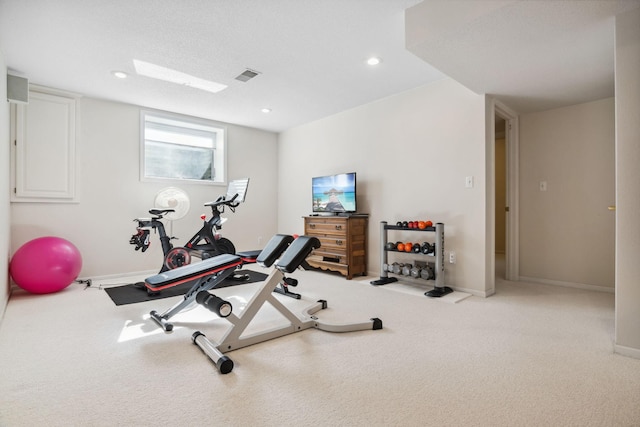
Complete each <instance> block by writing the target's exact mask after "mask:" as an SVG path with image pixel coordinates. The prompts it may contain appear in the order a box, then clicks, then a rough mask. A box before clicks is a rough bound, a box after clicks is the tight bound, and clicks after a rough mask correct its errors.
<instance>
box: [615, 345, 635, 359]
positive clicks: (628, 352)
mask: <svg viewBox="0 0 640 427" xmlns="http://www.w3.org/2000/svg"><path fill="white" fill-rule="evenodd" d="M613 351H614V352H615V353H618V354H621V355H622V356H627V357H633V358H634V359H640V349H639V348H631V347H625V346H623V345H618V344H614V346H613Z"/></svg>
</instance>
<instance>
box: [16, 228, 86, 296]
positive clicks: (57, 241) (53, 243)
mask: <svg viewBox="0 0 640 427" xmlns="http://www.w3.org/2000/svg"><path fill="white" fill-rule="evenodd" d="M81 269H82V256H81V255H80V251H78V248H76V247H75V246H74V245H73V243H71V242H69V241H68V240H65V239H62V238H60V237H40V238H37V239H34V240H31V241H29V242H27V243H25V244H24V245H22V246H21V247H20V248H19V249H18V250H17V251H16V253H15V254H14V255H13V258H11V262H10V264H9V273H10V274H11V277H12V278H13V281H14V282H16V285H18V286H20V287H21V288H22V289H24V290H25V291H28V292H31V293H34V294H49V293H53V292H58V291H61V290H62V289H64V288H66V287H67V286H69V285H70V284H71V283H73V281H74V280H75V279H76V278H77V277H78V274H80V270H81Z"/></svg>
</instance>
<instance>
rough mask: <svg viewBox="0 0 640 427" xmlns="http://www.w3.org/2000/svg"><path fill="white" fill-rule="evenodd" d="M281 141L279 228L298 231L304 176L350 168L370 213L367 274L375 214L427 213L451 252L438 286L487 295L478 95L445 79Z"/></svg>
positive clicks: (375, 238) (374, 243)
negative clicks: (470, 179)
mask: <svg viewBox="0 0 640 427" xmlns="http://www.w3.org/2000/svg"><path fill="white" fill-rule="evenodd" d="M279 145H280V147H279V177H278V179H279V185H278V189H279V203H278V211H279V217H278V230H279V231H281V232H287V233H302V232H303V220H302V217H303V216H305V215H308V214H309V213H311V177H313V176H317V175H325V174H332V173H338V172H353V171H355V172H357V174H358V210H359V211H360V212H362V213H369V214H370V218H369V234H368V235H369V242H368V265H367V267H368V270H369V273H370V274H371V275H378V274H379V272H380V255H379V248H380V244H379V242H380V240H379V239H380V233H379V229H380V225H379V224H380V221H388V222H390V223H395V222H396V221H398V220H411V219H431V220H432V221H434V222H443V223H444V224H445V250H447V251H449V250H455V251H456V252H457V264H455V265H452V264H448V263H447V264H446V279H445V284H446V285H448V286H452V287H455V288H457V289H460V290H468V291H472V292H474V293H476V294H478V295H485V292H486V289H485V283H484V279H483V278H484V277H485V249H484V242H485V235H484V234H485V231H484V230H485V225H484V224H485V190H484V188H485V182H484V176H485V97H484V96H481V95H477V94H474V93H473V92H471V91H469V90H468V89H466V88H464V87H463V86H462V85H460V84H458V83H457V82H455V81H453V80H449V79H445V80H442V81H439V82H436V83H433V84H430V85H426V86H423V87H420V88H417V89H414V90H410V91H407V92H404V93H401V94H398V95H395V96H391V97H388V98H385V99H382V100H379V101H377V102H373V103H370V104H367V105H363V106H360V107H357V108H354V109H352V110H349V111H345V112H342V113H340V114H336V115H334V116H331V117H328V118H325V119H322V120H318V121H316V122H313V123H309V124H306V125H303V126H299V127H297V128H294V129H290V130H288V131H285V132H283V133H282V134H281V135H280V137H279ZM466 176H474V177H475V188H473V189H466V188H465V177H466ZM390 238H391V239H393V240H402V241H413V240H415V239H416V238H418V239H420V237H416V233H413V234H412V233H406V234H404V235H402V234H401V233H395V234H394V235H393V237H390Z"/></svg>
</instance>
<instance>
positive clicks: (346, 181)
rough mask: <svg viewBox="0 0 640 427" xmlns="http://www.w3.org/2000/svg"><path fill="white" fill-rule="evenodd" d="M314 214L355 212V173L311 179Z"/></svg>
mask: <svg viewBox="0 0 640 427" xmlns="http://www.w3.org/2000/svg"><path fill="white" fill-rule="evenodd" d="M311 188H312V194H313V195H312V197H313V203H312V206H313V212H314V213H333V214H340V213H349V212H350V213H354V212H356V173H355V172H350V173H341V174H336V175H329V176H317V177H314V178H311Z"/></svg>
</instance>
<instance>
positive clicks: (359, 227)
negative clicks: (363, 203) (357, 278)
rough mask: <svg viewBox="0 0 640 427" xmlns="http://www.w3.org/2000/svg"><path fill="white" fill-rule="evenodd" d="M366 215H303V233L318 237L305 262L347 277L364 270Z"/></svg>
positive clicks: (362, 272)
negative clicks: (316, 243) (316, 247)
mask: <svg viewBox="0 0 640 427" xmlns="http://www.w3.org/2000/svg"><path fill="white" fill-rule="evenodd" d="M367 224H368V218H367V217H362V216H359V217H338V216H336V217H318V216H308V217H304V234H305V235H306V236H314V237H317V238H318V239H319V240H320V247H319V248H318V249H316V250H314V251H313V253H312V256H310V257H309V258H308V259H307V262H308V264H309V265H311V266H312V267H315V268H320V269H323V270H331V271H337V272H339V273H341V274H343V275H345V276H346V277H347V279H351V278H353V276H354V275H357V274H361V275H366V274H367V250H366V248H367Z"/></svg>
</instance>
